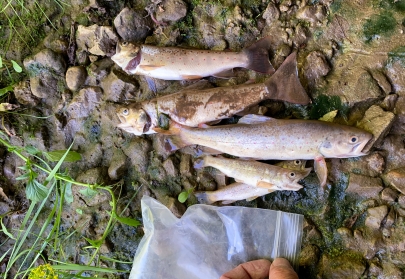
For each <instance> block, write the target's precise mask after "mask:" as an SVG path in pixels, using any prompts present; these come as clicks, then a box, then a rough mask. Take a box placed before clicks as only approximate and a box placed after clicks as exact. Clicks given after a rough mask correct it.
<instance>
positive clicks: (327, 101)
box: [309, 94, 349, 119]
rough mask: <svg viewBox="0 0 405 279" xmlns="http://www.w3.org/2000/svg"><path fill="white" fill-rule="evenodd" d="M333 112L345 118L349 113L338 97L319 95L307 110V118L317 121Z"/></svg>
mask: <svg viewBox="0 0 405 279" xmlns="http://www.w3.org/2000/svg"><path fill="white" fill-rule="evenodd" d="M333 110H338V111H339V114H341V115H343V116H345V115H347V113H348V111H349V107H348V106H347V105H346V104H343V103H342V100H341V99H340V97H339V96H327V95H323V94H321V95H319V96H318V97H316V98H315V99H314V101H313V103H312V106H311V108H310V110H309V118H310V119H319V118H321V117H322V116H324V115H325V114H327V113H328V112H330V111H333Z"/></svg>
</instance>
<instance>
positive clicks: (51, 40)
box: [44, 32, 69, 54]
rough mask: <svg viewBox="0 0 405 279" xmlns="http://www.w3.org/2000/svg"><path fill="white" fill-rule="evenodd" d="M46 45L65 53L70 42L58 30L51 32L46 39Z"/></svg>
mask: <svg viewBox="0 0 405 279" xmlns="http://www.w3.org/2000/svg"><path fill="white" fill-rule="evenodd" d="M44 46H45V47H46V48H49V49H51V50H53V51H54V52H56V53H60V54H65V53H66V51H67V49H68V47H69V42H68V41H67V40H66V39H65V38H63V37H61V36H60V35H59V34H57V32H51V33H49V35H48V36H46V38H45V39H44Z"/></svg>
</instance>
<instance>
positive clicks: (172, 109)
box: [116, 52, 311, 135]
mask: <svg viewBox="0 0 405 279" xmlns="http://www.w3.org/2000/svg"><path fill="white" fill-rule="evenodd" d="M296 56H297V53H296V52H293V53H292V54H290V55H289V56H288V57H287V58H286V60H285V61H284V62H283V64H282V65H281V66H280V67H279V68H278V69H277V71H276V72H275V73H274V74H273V75H272V76H271V77H270V78H268V79H267V80H266V81H265V82H264V83H256V84H243V85H237V86H226V87H215V88H209V89H204V90H198V89H189V90H187V89H184V90H182V91H180V92H177V93H174V94H170V95H166V96H162V97H159V98H154V99H151V100H149V101H145V102H141V103H135V104H130V105H124V106H120V107H119V108H118V109H117V111H116V112H117V116H118V118H119V120H120V122H121V123H120V124H118V125H117V126H118V127H119V128H121V129H123V130H124V131H126V132H128V133H132V134H135V135H142V134H153V133H156V130H154V128H159V125H158V118H159V115H160V114H164V115H167V116H168V117H169V118H170V119H171V120H173V121H175V122H177V123H179V124H182V125H185V126H188V127H198V125H200V124H203V123H208V122H212V121H217V120H221V119H225V118H229V117H231V116H233V115H235V114H237V113H239V112H242V111H244V110H245V109H246V108H248V107H251V106H253V105H256V104H258V103H259V102H261V101H263V100H265V99H274V100H282V101H286V102H290V103H295V104H302V105H306V104H309V103H310V102H311V100H310V98H309V97H308V95H307V93H306V92H305V89H304V88H303V87H302V85H301V83H300V80H299V78H298V70H297V59H296Z"/></svg>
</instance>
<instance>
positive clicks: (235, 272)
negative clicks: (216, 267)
mask: <svg viewBox="0 0 405 279" xmlns="http://www.w3.org/2000/svg"><path fill="white" fill-rule="evenodd" d="M270 264H271V263H270V261H268V260H265V259H261V260H255V261H251V262H246V263H243V264H240V265H238V266H237V267H235V268H234V269H232V270H231V271H228V272H227V273H225V274H224V275H222V276H221V278H219V279H265V278H268V276H269V269H270Z"/></svg>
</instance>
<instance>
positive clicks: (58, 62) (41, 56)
mask: <svg viewBox="0 0 405 279" xmlns="http://www.w3.org/2000/svg"><path fill="white" fill-rule="evenodd" d="M24 67H25V69H26V70H27V71H28V72H29V74H30V76H31V77H35V76H38V75H39V74H41V73H45V74H48V75H49V74H54V75H55V74H56V75H63V74H65V71H66V63H65V60H64V59H63V56H62V55H60V54H58V53H56V52H54V51H52V50H50V49H43V50H41V51H40V52H38V53H37V54H35V55H34V56H30V57H27V58H25V59H24Z"/></svg>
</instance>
